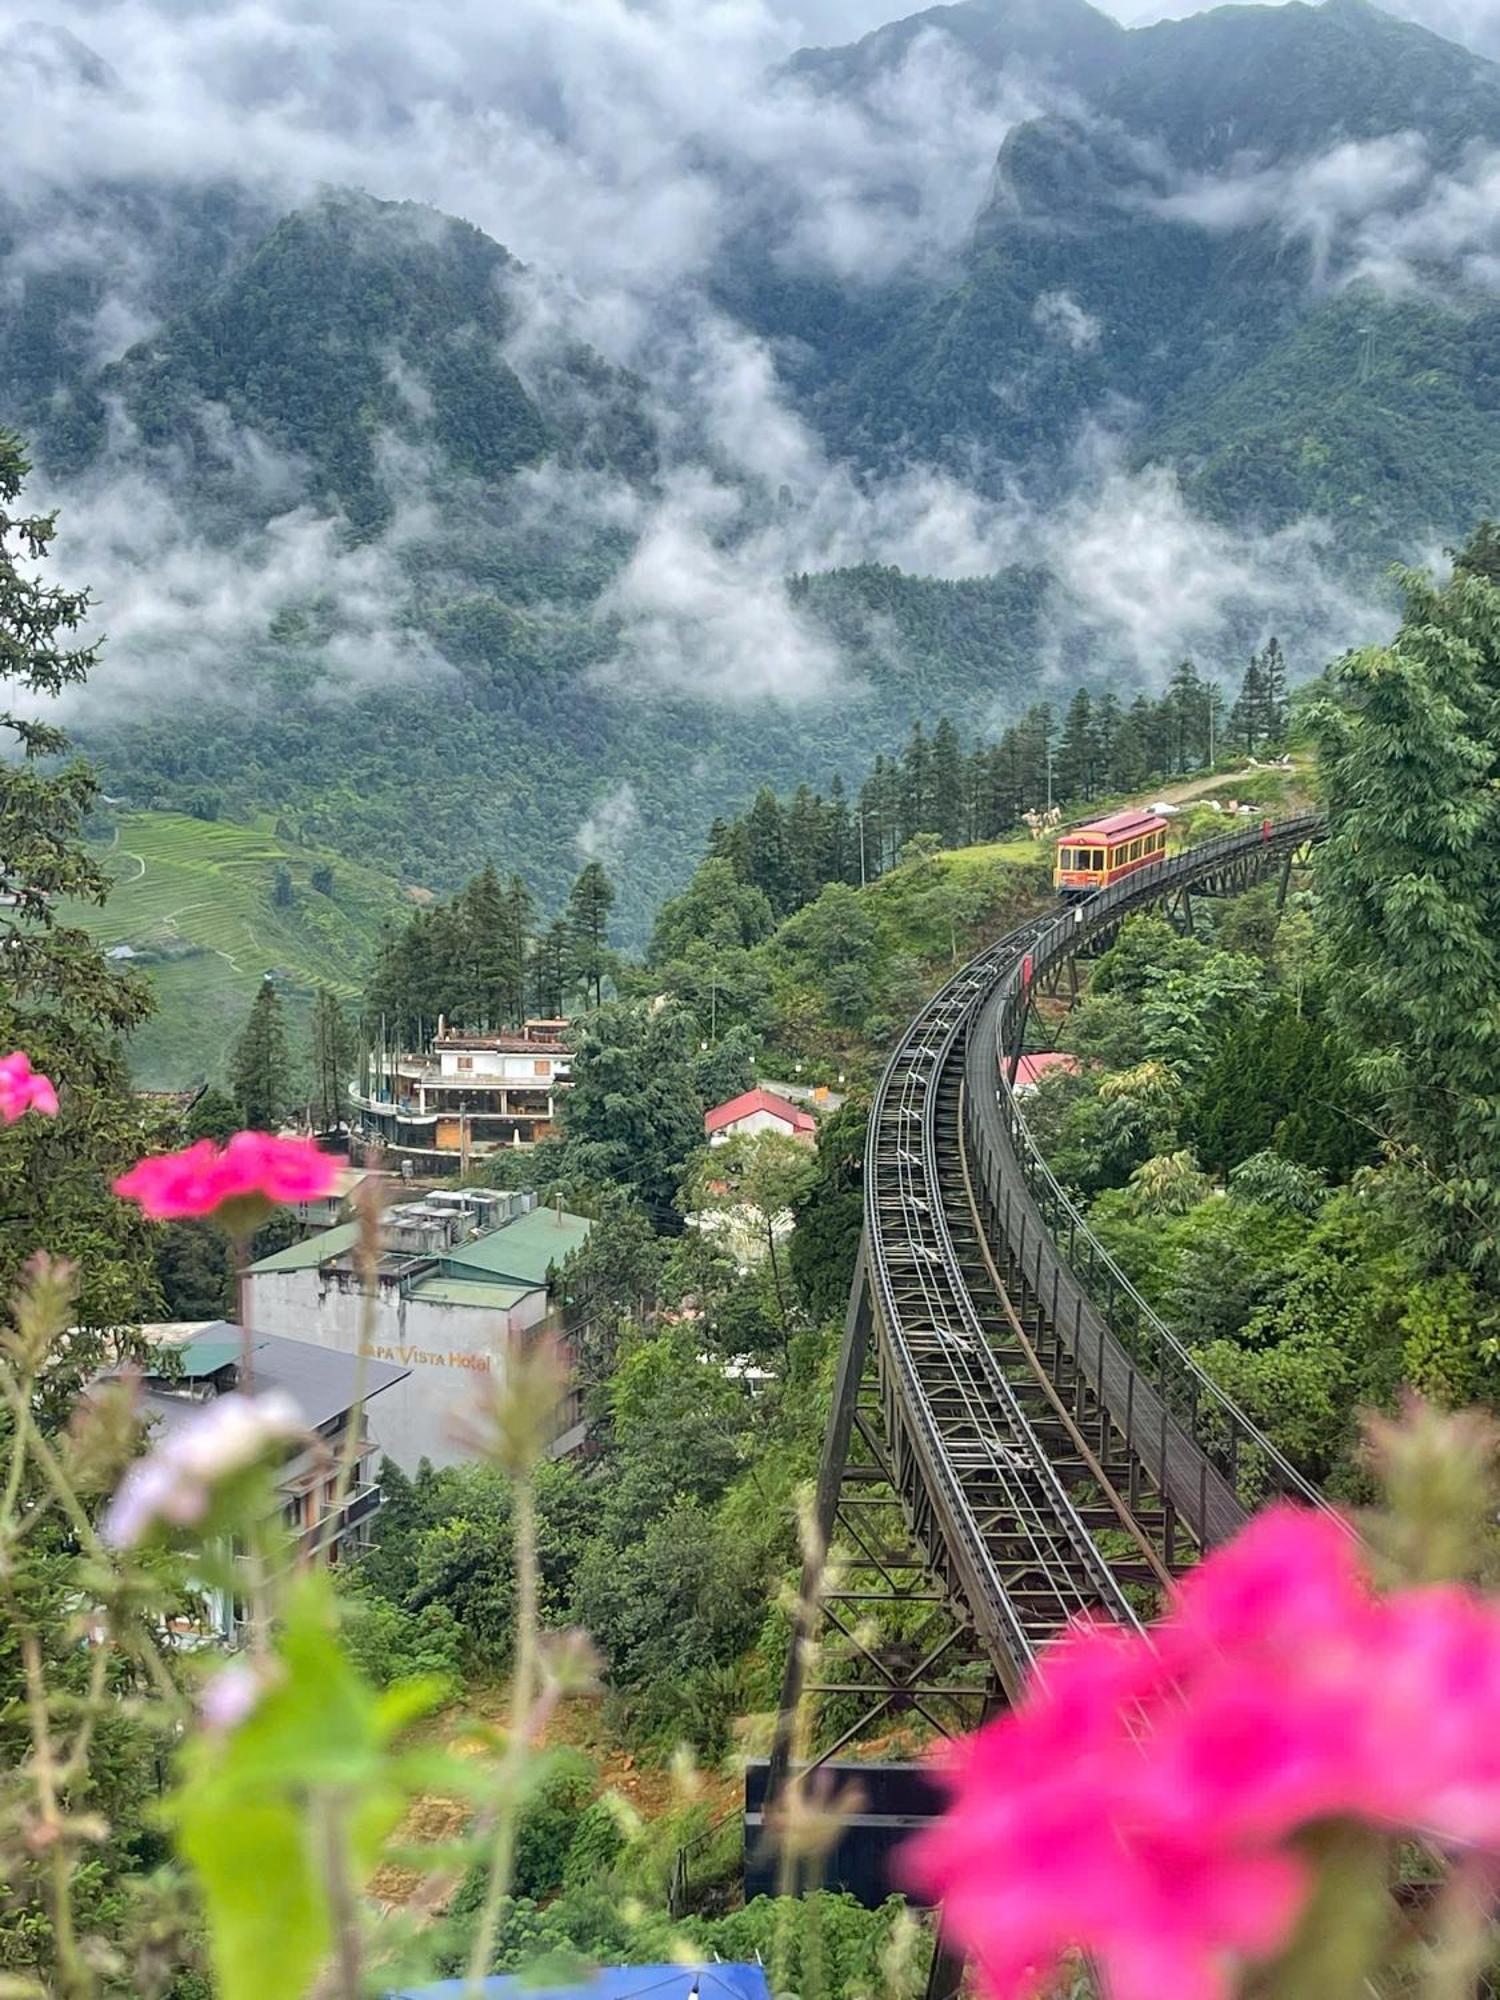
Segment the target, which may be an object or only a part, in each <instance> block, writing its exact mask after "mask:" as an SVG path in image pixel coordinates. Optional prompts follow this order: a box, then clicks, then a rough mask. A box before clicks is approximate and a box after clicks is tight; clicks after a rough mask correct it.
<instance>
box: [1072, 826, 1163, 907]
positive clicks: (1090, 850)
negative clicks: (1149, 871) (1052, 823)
mask: <svg viewBox="0 0 1500 2000" xmlns="http://www.w3.org/2000/svg"><path fill="white" fill-rule="evenodd" d="M1166 851H1167V822H1166V821H1165V820H1164V819H1162V818H1160V817H1159V816H1158V815H1157V814H1156V813H1149V812H1140V811H1136V810H1134V809H1132V810H1131V811H1129V812H1117V813H1111V814H1110V816H1109V818H1108V819H1096V820H1095V821H1093V823H1092V824H1091V825H1089V826H1074V827H1070V828H1069V829H1068V831H1067V832H1066V833H1062V834H1059V835H1058V841H1057V867H1056V869H1055V871H1054V873H1053V877H1052V880H1053V882H1054V884H1055V885H1056V887H1057V890H1058V892H1059V893H1060V894H1061V895H1064V896H1092V895H1093V893H1094V891H1095V890H1096V889H1107V888H1108V887H1109V885H1110V883H1111V882H1118V881H1119V880H1120V879H1121V877H1122V876H1125V875H1133V874H1134V873H1135V871H1136V870H1137V869H1138V868H1149V867H1150V866H1151V864H1152V862H1153V861H1160V860H1161V858H1162V856H1163V855H1164V854H1165V853H1166Z"/></svg>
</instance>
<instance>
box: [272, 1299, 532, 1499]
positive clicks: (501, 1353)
mask: <svg viewBox="0 0 1500 2000" xmlns="http://www.w3.org/2000/svg"><path fill="white" fill-rule="evenodd" d="M246 1283H247V1286H248V1289H249V1298H248V1301H247V1304H248V1311H249V1320H250V1324H251V1326H253V1327H254V1328H255V1329H256V1330H257V1331H258V1332H260V1333H281V1334H285V1335H287V1336H288V1338H290V1339H292V1340H310V1341H313V1342H314V1343H316V1344H317V1345H318V1346H320V1347H330V1348H333V1349H335V1350H336V1351H337V1352H338V1353H340V1354H357V1353H358V1352H359V1350H360V1346H361V1337H362V1336H361V1329H362V1321H363V1315H364V1311H365V1301H364V1300H363V1298H362V1297H361V1296H360V1293H359V1289H358V1286H357V1284H356V1282H355V1281H354V1280H353V1279H352V1278H348V1277H344V1278H342V1279H341V1278H339V1277H337V1276H335V1275H333V1274H325V1273H323V1272H319V1271H317V1270H311V1271H257V1272H253V1273H252V1274H251V1275H250V1276H249V1277H248V1278H247V1280H246ZM547 1309H548V1301H547V1294H546V1291H545V1289H544V1288H542V1287H538V1289H537V1290H536V1291H535V1292H531V1293H529V1294H528V1295H527V1296H526V1297H525V1298H524V1299H522V1300H521V1302H520V1304H519V1305H517V1306H516V1307H514V1308H513V1309H512V1310H511V1311H510V1312H508V1313H504V1312H492V1311H485V1310H482V1309H480V1308H478V1307H475V1306H454V1305H442V1304H437V1303H436V1302H434V1301H432V1300H427V1299H421V1298H413V1297H410V1296H407V1295H404V1294H403V1293H402V1291H401V1289H400V1287H399V1286H398V1285H396V1284H394V1283H382V1285H381V1287H380V1296H379V1299H378V1301H377V1303H376V1306H375V1317H374V1323H373V1326H372V1328H371V1330H370V1335H369V1340H368V1351H369V1352H370V1353H371V1354H373V1355H374V1356H375V1357H376V1358H377V1359H379V1360H381V1361H394V1362H398V1363H399V1364H400V1365H401V1366H402V1367H403V1368H409V1369H410V1370H411V1374H410V1375H409V1376H408V1377H407V1379H406V1380H405V1381H404V1382H397V1383H396V1384H395V1386H394V1387H393V1388H390V1389H386V1390H383V1391H382V1392H381V1394H380V1395H379V1396H378V1397H377V1398H376V1400H375V1401H374V1403H372V1404H371V1406H370V1424H371V1428H372V1429H373V1430H374V1431H375V1433H376V1435H377V1436H378V1437H379V1439H380V1443H381V1445H382V1446H383V1448H384V1450H385V1452H386V1454H387V1455H388V1456H389V1457H391V1458H393V1459H394V1460H395V1461H396V1463H397V1465H399V1466H400V1467H401V1469H402V1471H403V1472H415V1471H416V1469H417V1466H418V1464H419V1462H420V1461H421V1460H422V1459H424V1458H428V1459H431V1461H432V1463H433V1464H434V1465H454V1464H457V1463H458V1462H459V1461H460V1460H462V1459H466V1458H470V1457H472V1456H473V1453H472V1451H471V1450H470V1449H469V1448H468V1447H466V1446H465V1445H464V1444H463V1443H462V1442H461V1441H460V1439H459V1437H458V1436H457V1435H456V1433H457V1432H458V1430H459V1429H460V1427H461V1426H462V1425H463V1424H464V1423H465V1422H466V1421H468V1422H472V1421H473V1420H474V1418H475V1417H476V1415H477V1414H478V1409H479V1403H480V1396H479V1392H480V1390H481V1389H482V1387H483V1385H484V1383H485V1381H486V1379H487V1378H489V1377H491V1376H498V1375H500V1374H503V1372H504V1368H505V1356H506V1353H507V1351H508V1349H509V1347H510V1345H511V1343H512V1342H513V1341H514V1340H516V1339H517V1338H518V1337H519V1336H520V1335H521V1334H523V1333H525V1332H527V1331H528V1330H529V1329H530V1328H532V1327H535V1326H539V1325H540V1324H541V1323H542V1321H543V1320H544V1319H545V1318H546V1317H547Z"/></svg>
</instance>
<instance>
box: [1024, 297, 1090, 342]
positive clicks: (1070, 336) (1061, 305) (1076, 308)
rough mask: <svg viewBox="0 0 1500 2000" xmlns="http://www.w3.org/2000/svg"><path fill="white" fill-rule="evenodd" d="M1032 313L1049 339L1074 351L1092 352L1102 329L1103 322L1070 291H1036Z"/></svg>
mask: <svg viewBox="0 0 1500 2000" xmlns="http://www.w3.org/2000/svg"><path fill="white" fill-rule="evenodd" d="M1031 317H1032V319H1033V320H1034V321H1035V322H1036V324H1037V326H1038V327H1039V328H1040V329H1041V331H1042V332H1043V333H1044V334H1045V335H1046V337H1047V338H1048V339H1049V340H1052V341H1056V342H1057V343H1058V344H1059V345H1060V346H1062V347H1070V348H1071V349H1072V350H1073V352H1074V353H1075V354H1090V353H1092V352H1093V350H1094V349H1095V348H1096V347H1097V346H1098V345H1099V341H1100V337H1101V336H1102V334H1103V332H1104V326H1103V322H1102V321H1101V320H1099V319H1098V318H1097V317H1096V316H1095V315H1094V314H1093V313H1091V312H1086V311H1085V310H1084V308H1083V307H1082V306H1081V305H1080V304H1079V303H1078V301H1077V299H1075V298H1074V296H1073V294H1072V293H1071V292H1041V293H1039V294H1038V296H1037V301H1036V304H1035V305H1034V306H1033V307H1032V309H1031Z"/></svg>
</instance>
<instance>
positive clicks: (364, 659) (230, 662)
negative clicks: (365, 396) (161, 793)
mask: <svg viewBox="0 0 1500 2000" xmlns="http://www.w3.org/2000/svg"><path fill="white" fill-rule="evenodd" d="M197 416H198V420H199V423H200V426H201V429H202V431H203V433H204V435H205V436H207V437H208V438H209V439H210V440H211V441H212V442H213V444H214V445H215V447H216V448H217V449H218V451H219V452H220V453H221V455H222V458H223V461H224V464H225V466H226V467H227V468H228V469H229V472H230V476H231V477H232V479H233V481H234V483H235V484H236V486H237V487H238V489H239V491H240V492H241V493H242V494H244V495H246V496H247V497H248V496H252V495H253V496H254V497H255V498H256V500H257V501H258V502H259V503H260V504H261V505H262V506H263V507H264V508H266V510H267V512H266V518H265V521H264V525H263V526H261V527H258V528H256V529H254V530H251V531H248V532H240V533H237V534H235V535H234V536H233V537H232V538H231V539H225V538H224V537H223V535H222V533H220V534H217V535H216V534H215V533H214V531H213V529H212V527H211V526H210V525H209V524H208V523H207V522H206V521H204V520H203V519H201V518H198V517H196V516H195V515H194V513H193V512H192V510H191V507H190V506H189V504H188V503H186V502H185V501H184V499H183V498H182V497H181V496H182V495H183V494H184V493H185V491H186V490H187V489H186V487H185V483H184V480H183V476H182V468H181V465H180V463H178V462H176V455H175V454H173V453H171V452H167V453H162V452H155V453H153V452H147V451H143V450H142V449H141V448H140V446H139V441H138V440H137V439H136V438H134V436H133V435H132V434H131V433H130V431H129V427H128V426H127V425H126V424H125V423H124V421H123V419H120V418H119V417H118V416H117V417H116V420H115V425H114V434H113V438H112V442H111V446H110V448H109V449H108V451H107V452H106V454H105V455H104V457H103V458H102V459H101V460H100V461H99V462H98V463H97V464H96V465H95V467H94V468H93V469H92V470H91V471H90V472H89V473H88V474H87V475H86V476H85V477H83V478H81V479H77V480H73V481H70V482H69V484H68V485H67V487H66V489H65V490H64V491H63V492H62V493H61V494H57V493H54V494H48V493H47V492H46V489H45V487H44V486H43V487H40V488H39V497H40V498H41V499H42V500H43V501H44V502H46V501H49V500H50V501H56V500H58V499H62V500H63V501H64V502H65V504H64V505H63V507H62V512H61V520H60V525H59V532H58V536H57V540H56V543H55V544H54V550H53V553H54V556H55V568H56V572H57V577H58V580H59V581H62V582H68V583H75V584H87V586H88V587H89V589H90V590H91V592H92V594H93V597H94V601H95V605H96V607H97V615H98V622H99V626H100V628H101V629H102V631H103V633H104V635H105V637H106V638H107V641H108V643H107V645H106V648H105V654H104V660H103V663H102V664H101V665H100V667H99V668H98V669H96V671H95V673H94V675H93V676H92V678H91V680H90V683H89V688H88V691H87V694H86V695H83V694H80V693H74V694H71V695H69V696H68V697H66V698H65V701H64V709H65V711H68V710H71V711H73V712H75V713H78V714H83V713H86V714H87V716H88V718H89V719H90V720H97V719H99V718H100V717H101V716H106V715H107V716H118V717H128V716H129V715H130V714H131V713H132V712H134V711H136V710H138V708H139V706H140V704H141V703H142V702H143V701H149V702H150V703H151V704H152V705H153V706H155V707H156V708H158V709H160V708H161V707H162V706H163V705H165V704H167V703H170V702H174V701H180V700H182V699H185V698H193V699H211V700H219V701H228V702H234V701H238V700H240V699H243V698H245V697H246V695H247V694H248V692H249V690H247V689H246V688H245V687H243V686H241V685H238V684H237V683H236V681H235V679H234V676H233V669H234V667H235V666H236V665H237V664H238V663H239V662H240V661H242V660H243V658H244V656H245V654H246V652H247V650H249V649H251V648H254V647H256V646H264V645H266V644H267V643H268V642H269V641H270V639H271V635H272V628H273V626H274V625H275V622H276V620H277V618H278V616H279V615H280V614H282V613H283V612H287V611H296V612H303V613H306V614H308V615H309V616H310V618H311V619H312V622H313V628H314V632H313V636H312V637H310V638H308V639H307V640H305V641H301V642H299V641H295V640H294V641H292V643H293V645H294V647H295V648H296V649H297V650H301V651H305V653H306V655H307V657H308V658H309V659H310V660H311V661H313V662H314V663H315V665H316V670H317V673H318V674H319V675H320V676H321V680H320V683H319V689H318V691H319V692H320V693H321V694H323V695H325V696H333V695H337V694H339V693H342V692H344V691H346V690H350V689H365V688H369V687H371V686H379V685H383V684H386V683H389V682H391V681H395V680H405V679H412V678H427V677H430V676H433V675H442V674H446V673H448V672H450V671H451V669H450V668H449V667H448V666H447V663H446V662H445V661H444V660H443V659H442V658H441V657H440V655H439V654H437V653H436V651H435V650H434V649H433V647H432V646H431V644H430V643H429V642H428V641H427V640H426V639H425V638H424V637H423V635H422V634H421V633H420V632H417V631H415V630H414V629H413V628H412V627H411V625H410V623H409V620H408V617H407V609H406V607H407V602H408V592H407V588H406V583H405V578H404V575H403V571H402V567H401V562H402V557H403V554H404V553H405V552H406V551H407V550H408V549H409V548H410V547H411V545H412V543H413V541H414V540H415V539H417V538H418V537H421V536H424V535H426V534H428V533H430V531H431V527H432V517H431V515H430V514H429V513H428V511H427V509H426V507H425V506H424V504H423V503H421V502H420V501H415V502H413V503H411V504H409V505H406V506H403V507H402V508H401V509H399V510H398V512H397V515H396V518H395V520H394V521H393V523H392V525H391V527H390V528H389V529H388V530H387V531H386V533H385V534H384V535H383V536H381V537H380V538H379V539H378V540H376V541H371V542H365V543H360V544H351V543H350V542H349V540H348V539H347V536H346V531H345V526H344V523H343V521H342V520H341V519H340V518H339V517H336V516H330V515H328V514H326V513H321V514H320V513H315V512H314V511H313V510H312V509H311V508H309V507H307V506H305V505H303V504H300V503H298V502H297V500H296V497H295V496H296V495H297V494H298V493H299V492H300V491H301V489H302V486H303V477H302V468H301V467H300V466H299V465H298V463H297V462H296V460H295V459H291V458H288V457H287V456H285V455H284V454H281V453H279V452H277V451H275V450H274V449H273V448H272V447H271V446H269V445H268V444H267V443H266V442H265V440H264V439H262V438H260V437H258V436H257V435H256V434H255V433H254V432H251V431H247V430H243V429H239V428H236V427H234V426H232V425H231V424H230V423H229V421H228V419H227V417H226V416H225V414H224V413H223V411H222V410H218V409H216V408H215V407H214V406H212V405H210V406H206V407H204V408H203V409H201V410H200V411H199V412H197Z"/></svg>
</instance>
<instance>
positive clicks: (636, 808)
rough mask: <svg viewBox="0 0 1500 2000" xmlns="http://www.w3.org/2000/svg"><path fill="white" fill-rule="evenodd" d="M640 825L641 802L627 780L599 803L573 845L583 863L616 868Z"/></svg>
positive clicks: (576, 835) (587, 818)
mask: <svg viewBox="0 0 1500 2000" xmlns="http://www.w3.org/2000/svg"><path fill="white" fill-rule="evenodd" d="M640 824H641V808H640V803H639V801H638V800H637V798H636V795H635V786H634V785H632V784H631V782H630V780H629V779H628V778H626V779H625V780H623V782H622V783H620V784H618V785H613V786H611V788H610V789H609V791H607V792H606V793H605V794H604V797H603V798H602V799H600V800H599V801H598V803H597V804H596V805H595V806H594V808H593V810H592V811H591V812H590V813H589V814H588V816H587V817H586V818H585V819H584V821H583V822H582V824H581V825H580V826H579V828H578V831H577V832H576V833H575V834H574V836H573V845H574V847H575V849H576V850H577V852H578V855H579V858H580V859H581V860H583V861H600V862H602V863H603V864H604V866H605V867H606V868H613V867H616V866H618V864H619V861H620V858H621V856H622V855H623V854H624V852H625V849H626V848H627V847H628V846H629V844H630V841H631V839H632V837H633V836H634V834H635V833H636V832H637V831H638V830H639V828H640Z"/></svg>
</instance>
